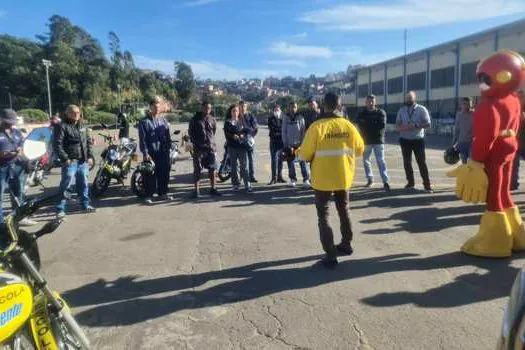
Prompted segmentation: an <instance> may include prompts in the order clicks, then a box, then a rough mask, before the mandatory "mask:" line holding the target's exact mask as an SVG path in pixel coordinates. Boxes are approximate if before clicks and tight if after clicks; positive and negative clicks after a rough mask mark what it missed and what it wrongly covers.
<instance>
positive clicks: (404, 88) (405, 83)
mask: <svg viewBox="0 0 525 350" xmlns="http://www.w3.org/2000/svg"><path fill="white" fill-rule="evenodd" d="M404 37H405V38H404V39H405V56H404V58H403V62H404V64H403V94H404V95H406V94H407V92H408V86H407V85H408V79H407V41H408V29H406V28H405V33H404Z"/></svg>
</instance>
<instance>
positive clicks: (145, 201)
mask: <svg viewBox="0 0 525 350" xmlns="http://www.w3.org/2000/svg"><path fill="white" fill-rule="evenodd" d="M144 204H148V205H151V204H153V199H151V198H146V199H145V200H144Z"/></svg>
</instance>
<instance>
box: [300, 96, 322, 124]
mask: <svg viewBox="0 0 525 350" xmlns="http://www.w3.org/2000/svg"><path fill="white" fill-rule="evenodd" d="M320 113H321V111H320V110H319V107H318V106H317V102H316V101H315V99H314V98H313V97H310V98H309V99H308V111H306V113H305V115H304V121H305V123H306V130H308V128H309V127H310V125H312V124H313V123H314V122H315V121H316V120H317V119H318V118H319V115H320Z"/></svg>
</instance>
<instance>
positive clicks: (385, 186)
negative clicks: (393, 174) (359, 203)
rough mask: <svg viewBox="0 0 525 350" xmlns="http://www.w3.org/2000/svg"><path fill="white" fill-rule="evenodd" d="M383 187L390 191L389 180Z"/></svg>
mask: <svg viewBox="0 0 525 350" xmlns="http://www.w3.org/2000/svg"><path fill="white" fill-rule="evenodd" d="M383 188H384V189H385V191H387V192H390V185H389V184H388V182H385V183H384V184H383Z"/></svg>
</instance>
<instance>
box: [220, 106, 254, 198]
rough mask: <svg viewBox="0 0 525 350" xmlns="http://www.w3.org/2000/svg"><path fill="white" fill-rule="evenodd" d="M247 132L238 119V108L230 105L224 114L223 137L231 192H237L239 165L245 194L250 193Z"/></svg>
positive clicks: (240, 119) (241, 121)
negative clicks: (229, 169) (228, 159)
mask: <svg viewBox="0 0 525 350" xmlns="http://www.w3.org/2000/svg"><path fill="white" fill-rule="evenodd" d="M247 135H248V134H247V131H246V129H245V128H244V125H243V120H242V118H240V111H239V106H236V105H231V106H230V108H228V111H227V112H226V121H225V122H224V136H225V137H226V147H227V150H228V155H229V156H230V162H231V163H230V164H231V174H232V185H233V190H234V191H238V190H239V183H240V181H239V175H238V174H237V165H238V163H239V162H240V163H241V167H240V170H241V177H242V179H243V181H244V188H245V190H246V192H249V193H250V192H252V191H253V189H252V185H251V183H250V178H249V172H248V151H247V145H246V144H245V140H246V138H247Z"/></svg>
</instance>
